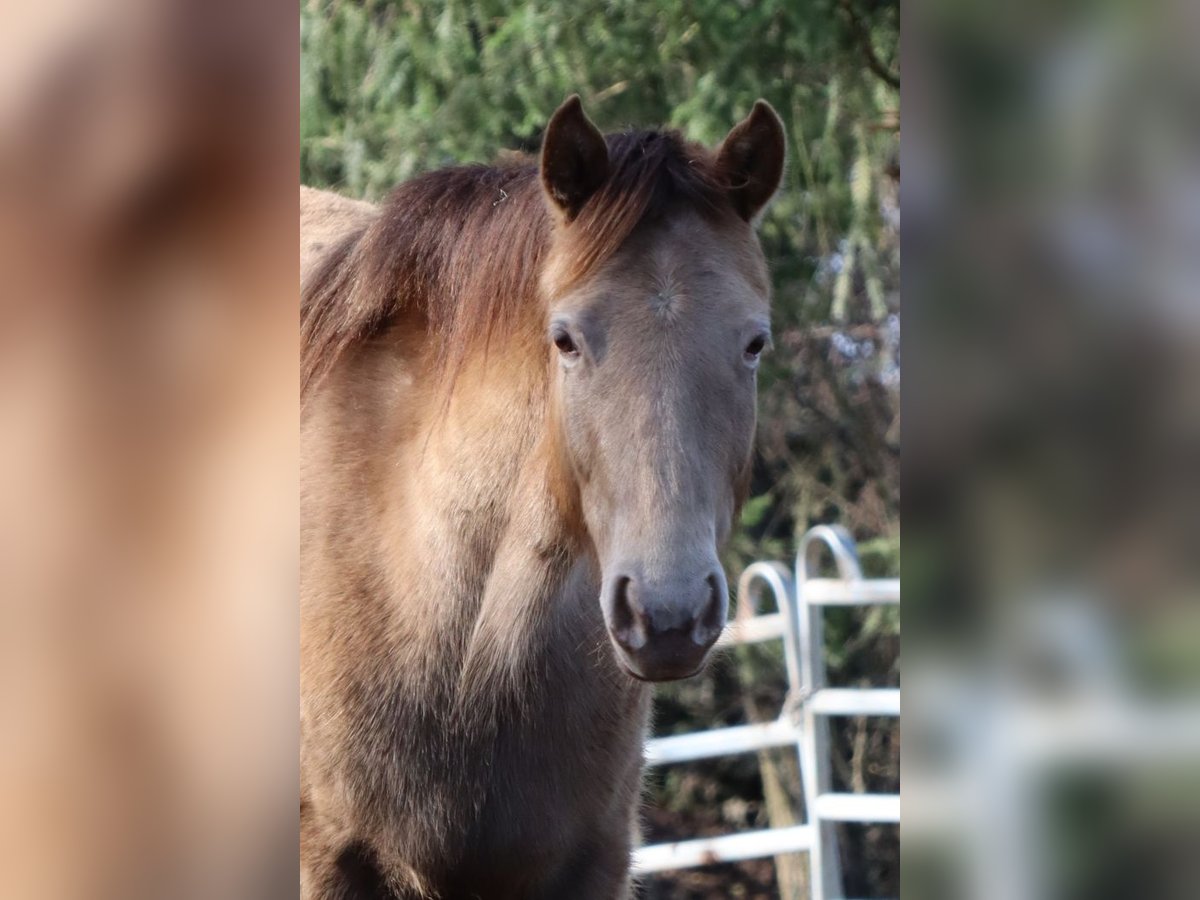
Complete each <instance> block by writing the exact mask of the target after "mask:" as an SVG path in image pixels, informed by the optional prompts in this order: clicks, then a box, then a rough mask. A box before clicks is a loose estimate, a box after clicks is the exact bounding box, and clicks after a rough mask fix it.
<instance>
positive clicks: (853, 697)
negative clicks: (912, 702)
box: [807, 688, 900, 716]
mask: <svg viewBox="0 0 1200 900" xmlns="http://www.w3.org/2000/svg"><path fill="white" fill-rule="evenodd" d="M807 702H808V705H809V706H810V707H812V711H813V712H815V713H816V714H817V715H820V716H898V715H900V689H899V688H822V689H821V690H819V691H817V692H816V693H814V694H813V695H812V696H811V697H809V698H808V701H807Z"/></svg>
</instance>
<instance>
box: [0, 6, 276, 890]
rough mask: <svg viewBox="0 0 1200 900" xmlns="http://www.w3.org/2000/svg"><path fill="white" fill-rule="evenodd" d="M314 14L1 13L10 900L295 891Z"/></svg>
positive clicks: (0, 684) (2, 628)
mask: <svg viewBox="0 0 1200 900" xmlns="http://www.w3.org/2000/svg"><path fill="white" fill-rule="evenodd" d="M295 28H296V9H295V6H294V5H292V4H271V3H267V4H244V3H233V2H217V3H207V4H203V5H197V4H190V3H184V2H154V3H149V2H139V0H125V2H107V3H100V2H58V0H51V2H42V3H37V4H20V3H18V4H7V5H5V7H4V9H3V11H2V12H0V272H3V280H4V285H3V288H2V289H0V721H3V726H2V727H0V871H2V872H3V886H2V887H0V895H2V896H4V897H11V898H50V900H55V898H84V897H86V898H114V900H116V898H122V900H127V898H139V897H147V898H149V897H154V898H162V897H172V898H188V897H195V898H215V897H223V898H238V897H245V898H261V897H266V896H293V895H294V892H295V883H296V874H295V873H296V863H295V855H296V821H295V806H296V746H297V726H296V721H297V717H296V704H297V701H296V694H297V688H296V652H297V649H296V648H297V641H298V637H297V629H296V625H295V621H296V620H295V591H294V583H295V577H296V576H295V571H296V566H295V554H296V430H297V400H296V374H295V373H296V361H297V324H296V311H295V310H296V301H295V297H296V291H297V272H296V266H297V263H296V221H297V210H296V200H295V184H296V180H297V178H298V173H297V161H296V140H297V128H298V126H297V118H296V93H297V86H296V80H297V76H296V72H297V58H296V56H297V54H296V39H295Z"/></svg>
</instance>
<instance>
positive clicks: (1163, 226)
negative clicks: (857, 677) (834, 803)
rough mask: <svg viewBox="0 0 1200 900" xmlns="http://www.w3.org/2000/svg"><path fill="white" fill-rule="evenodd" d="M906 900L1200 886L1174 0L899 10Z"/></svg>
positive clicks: (1189, 220) (1199, 533)
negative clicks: (903, 64)
mask: <svg viewBox="0 0 1200 900" xmlns="http://www.w3.org/2000/svg"><path fill="white" fill-rule="evenodd" d="M905 15H906V17H907V18H906V21H905V24H904V34H905V42H906V59H907V61H908V63H909V65H908V66H907V68H906V70H905V86H904V92H905V112H906V122H905V136H904V148H903V154H902V155H903V158H904V164H905V179H906V180H905V193H904V212H905V233H904V251H905V275H906V282H905V304H906V309H907V315H908V326H909V334H910V336H913V337H914V339H913V340H910V342H909V347H908V362H909V366H908V371H907V379H908V380H907V383H906V386H905V413H906V426H907V427H906V431H905V447H904V480H905V488H906V507H905V551H906V553H905V557H906V568H905V583H904V588H905V626H906V632H905V645H904V651H905V658H906V660H907V663H906V665H907V670H906V673H905V686H904V716H905V718H904V728H905V737H906V738H907V741H906V746H905V754H904V766H903V768H904V787H903V821H904V842H903V843H904V885H903V886H904V895H905V896H912V897H919V898H931V900H936V898H960V897H972V898H974V897H983V898H1012V900H1026V898H1151V897H1153V898H1185V897H1197V896H1200V869H1198V867H1197V856H1196V853H1195V851H1196V848H1197V847H1198V846H1200V842H1198V840H1200V703H1198V694H1200V690H1198V689H1200V603H1198V602H1197V601H1200V368H1198V361H1200V352H1198V351H1200V130H1198V129H1197V126H1198V125H1200V117H1198V116H1197V111H1198V110H1200V104H1198V101H1200V56H1197V54H1196V52H1195V48H1196V45H1197V44H1196V42H1197V37H1198V36H1200V6H1198V5H1197V4H1196V3H1194V2H1161V3H1160V2H1150V3H1131V2H1113V3H1044V2H1025V0H1017V2H1013V3H1008V4H1004V5H1003V6H1002V7H1001V6H998V5H996V4H991V3H982V2H975V0H965V2H954V3H945V2H934V3H924V4H913V5H910V6H909V7H907V8H906V11H905Z"/></svg>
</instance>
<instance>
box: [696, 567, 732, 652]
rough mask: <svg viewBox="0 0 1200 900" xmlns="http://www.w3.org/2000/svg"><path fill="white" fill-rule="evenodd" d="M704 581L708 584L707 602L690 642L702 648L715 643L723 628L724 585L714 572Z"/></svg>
mask: <svg viewBox="0 0 1200 900" xmlns="http://www.w3.org/2000/svg"><path fill="white" fill-rule="evenodd" d="M704 580H705V582H707V584H708V601H707V602H706V603H705V606H704V610H703V611H702V612H701V613H700V617H699V618H698V619H697V620H696V626H695V628H693V629H692V640H693V641H695V642H696V643H697V644H699V645H700V646H702V647H706V646H708V645H709V644H711V643H712V642H713V641H715V640H716V639H717V638H718V637H719V636H720V634H721V629H723V628H724V627H725V602H724V600H725V597H724V593H725V588H724V585H723V584H722V583H721V579H720V577H719V576H718V575H717V574H716V573H715V572H713V573H710V574H709V576H708V577H707V578H705V579H704Z"/></svg>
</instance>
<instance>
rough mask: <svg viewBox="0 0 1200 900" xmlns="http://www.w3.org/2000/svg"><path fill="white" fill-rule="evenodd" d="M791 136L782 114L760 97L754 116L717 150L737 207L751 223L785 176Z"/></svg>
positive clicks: (756, 102)
mask: <svg viewBox="0 0 1200 900" xmlns="http://www.w3.org/2000/svg"><path fill="white" fill-rule="evenodd" d="M786 155H787V138H786V137H785V136H784V131H783V122H781V121H780V120H779V114H778V113H776V112H775V110H774V109H772V108H771V104H770V103H768V102H767V101H766V100H757V101H755V103H754V109H752V110H750V115H748V116H746V118H745V119H743V120H742V121H741V122H739V123H738V124H737V125H735V126H734V127H733V130H732V131H730V132H729V134H728V135H726V136H725V140H724V141H722V142H721V148H720V149H719V150H718V151H717V170H718V171H719V172H720V173H721V176H722V178H723V180H724V181H725V183H726V184H727V185H729V194H730V197H731V199H732V200H733V205H734V208H735V209H736V210H737V211H738V215H740V216H741V217H742V218H743V219H745V220H746V221H747V222H749V221H750V220H751V219H753V218H754V217H755V216H756V215H758V214H759V213H760V212H761V211H762V208H763V207H764V206H766V205H767V202H768V201H769V200H770V199H771V197H772V196H774V194H775V191H776V190H777V189H778V188H779V182H780V181H781V180H782V178H783V160H784V157H785V156H786Z"/></svg>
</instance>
